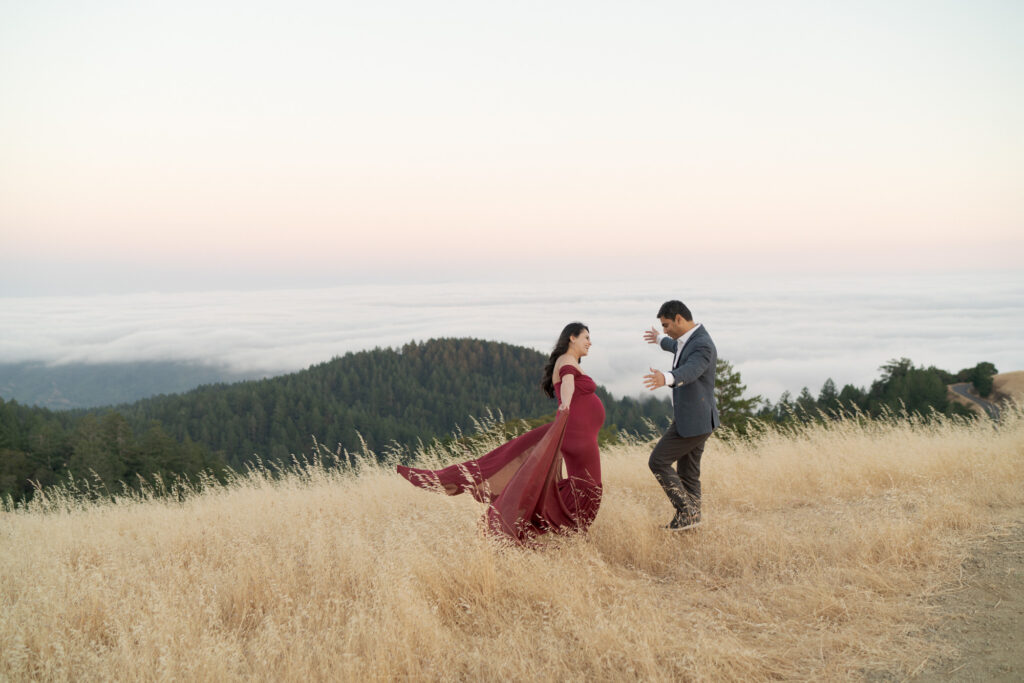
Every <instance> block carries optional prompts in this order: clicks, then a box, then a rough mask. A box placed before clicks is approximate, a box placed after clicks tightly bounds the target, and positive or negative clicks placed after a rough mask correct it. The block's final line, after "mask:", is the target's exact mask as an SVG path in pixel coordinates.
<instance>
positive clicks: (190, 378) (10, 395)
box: [0, 361, 266, 410]
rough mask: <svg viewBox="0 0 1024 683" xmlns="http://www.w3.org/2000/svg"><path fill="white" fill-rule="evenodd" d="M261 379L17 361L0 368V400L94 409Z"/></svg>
mask: <svg viewBox="0 0 1024 683" xmlns="http://www.w3.org/2000/svg"><path fill="white" fill-rule="evenodd" d="M265 376H266V373H241V372H236V371H232V370H230V369H228V368H225V367H219V366H216V365H207V364H204V363H189V362H180V361H134V362H123V363H62V364H60V365H50V364H47V363H43V362H40V361H23V362H20V363H0V398H5V399H7V400H15V401H17V402H18V403H21V404H23V405H35V406H40V407H43V408H52V409H54V410H68V409H73V408H98V407H102V406H111V405H117V404H119V403H131V402H132V401H138V400H139V399H142V398H146V397H147V396H155V395H157V394H173V393H179V392H182V391H188V390H189V389H193V388H195V387H197V386H199V385H201V384H213V383H215V382H239V381H242V380H246V379H255V378H257V377H265Z"/></svg>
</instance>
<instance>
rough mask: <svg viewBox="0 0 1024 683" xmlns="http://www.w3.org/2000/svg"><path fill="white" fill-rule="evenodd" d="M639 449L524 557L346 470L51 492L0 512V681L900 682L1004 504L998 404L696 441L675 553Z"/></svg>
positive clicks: (416, 498)
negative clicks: (600, 499) (694, 506)
mask: <svg viewBox="0 0 1024 683" xmlns="http://www.w3.org/2000/svg"><path fill="white" fill-rule="evenodd" d="M650 445H651V444H648V443H641V444H632V445H627V446H620V447H616V448H613V449H609V450H608V452H606V453H604V455H603V458H604V460H603V462H604V474H605V486H606V489H605V499H604V503H603V506H602V508H601V512H600V514H599V515H598V518H597V521H596V523H595V525H594V527H593V528H592V529H591V533H590V534H589V535H588V536H585V537H571V538H561V539H552V541H551V542H550V543H549V544H547V546H546V547H544V548H543V549H540V550H526V549H519V548H511V547H505V546H501V545H500V544H497V543H495V542H493V541H492V540H489V539H487V538H485V537H482V536H481V535H480V533H479V532H478V526H477V520H478V518H479V516H480V512H481V509H480V507H479V506H478V505H477V504H476V503H475V502H474V501H473V500H472V499H470V498H468V497H465V496H460V497H453V498H448V497H443V496H439V495H435V494H432V493H429V492H426V491H422V490H419V489H415V488H413V487H411V486H410V485H409V484H408V483H407V482H405V481H404V480H403V479H401V478H399V477H398V476H397V475H394V474H392V473H391V471H390V470H389V469H388V468H379V467H375V466H371V465H367V464H365V463H364V464H363V465H362V466H361V467H359V470H360V471H359V473H358V474H357V475H354V474H352V473H347V472H343V471H341V470H324V469H323V468H319V467H310V468H299V469H295V470H292V471H289V472H286V473H285V474H284V476H282V477H279V478H276V479H275V478H273V477H270V476H268V475H267V473H266V472H256V473H252V474H250V475H246V476H243V477H240V478H239V479H238V480H237V481H234V482H233V483H231V484H230V485H228V486H225V487H210V488H208V489H206V490H203V491H200V492H197V493H195V494H194V495H190V496H188V497H187V498H186V499H185V500H183V501H181V502H174V501H171V500H168V499H163V500H157V499H153V500H131V499H127V498H122V499H120V500H118V501H116V502H113V503H111V502H107V503H75V502H74V501H73V500H72V499H71V498H69V497H67V496H64V497H62V496H61V495H59V494H58V493H56V492H51V495H50V497H49V499H48V502H45V503H44V502H41V501H40V502H36V503H35V504H33V505H32V506H30V507H29V508H28V509H19V510H8V511H6V512H0V679H10V680H26V679H34V680H109V679H121V680H123V679H129V680H171V679H176V680H183V679H184V680H196V679H199V680H231V679H258V680H274V681H278V680H367V679H369V680H379V679H405V678H412V679H473V680H475V679H483V680H608V679H633V678H636V677H639V678H643V679H647V680H723V679H732V680H745V681H746V680H755V681H756V680H768V679H796V680H801V679H802V680H812V679H813V680H819V679H847V678H850V677H853V678H857V677H863V676H871V675H872V674H879V673H881V672H886V673H889V674H891V673H896V674H904V675H905V674H910V673H912V672H913V671H914V670H916V669H918V668H919V667H920V666H922V665H923V663H924V662H926V661H927V658H928V657H930V656H936V655H939V654H942V652H941V651H940V648H941V647H942V646H940V645H936V644H934V643H933V642H932V641H930V640H929V639H928V628H927V627H928V625H929V624H930V623H931V621H932V620H934V619H935V617H934V616H933V615H934V612H933V611H932V610H930V608H929V607H930V606H929V602H930V600H932V599H934V598H935V596H936V595H937V594H939V593H940V592H942V591H946V590H949V589H950V588H951V587H953V586H955V583H956V580H957V577H958V572H957V570H958V569H959V566H960V565H959V562H960V560H961V558H962V557H963V556H964V554H965V553H966V552H967V548H968V545H969V543H970V542H971V540H972V539H974V538H976V537H978V536H980V535H981V534H984V533H986V532H988V531H990V530H991V528H992V526H993V525H997V524H999V523H1001V522H1004V521H1005V520H1006V519H1007V518H1008V517H1009V516H1011V515H1019V513H1020V511H1021V510H1022V509H1024V486H1022V483H1024V410H1022V409H1021V408H1020V407H1016V408H1013V409H1010V410H1007V411H1006V414H1005V418H1004V420H1003V422H1002V424H1001V425H999V426H995V425H993V424H992V423H991V422H989V421H987V420H978V421H976V422H973V423H969V424H968V423H957V422H949V421H946V422H938V423H934V424H923V423H920V422H917V421H908V420H902V421H901V420H893V421H889V422H881V423H870V424H866V425H861V424H858V423H857V422H855V421H847V422H842V423H835V424H831V425H828V426H812V427H808V428H806V429H803V430H800V431H796V432H792V433H788V434H778V433H767V434H764V435H762V436H760V437H757V438H755V439H752V440H749V441H738V440H736V441H731V442H724V441H721V440H717V439H715V440H712V442H710V443H709V446H708V448H707V450H706V452H705V455H704V476H703V482H704V488H705V508H704V509H705V516H706V519H707V524H706V526H705V527H704V528H703V529H701V530H700V531H698V532H694V533H686V534H672V533H671V532H666V531H664V530H663V529H661V528H660V526H661V524H663V523H665V522H667V520H668V517H669V506H668V503H667V502H666V499H665V496H664V494H663V493H662V492H661V489H660V488H659V487H658V486H657V484H656V483H655V481H654V479H653V477H652V476H651V474H650V472H649V471H648V470H647V466H646V461H647V455H648V453H649V451H650ZM431 457H433V459H434V461H435V462H436V458H437V454H436V452H435V453H434V454H433V456H431ZM431 457H428V458H427V459H428V460H431Z"/></svg>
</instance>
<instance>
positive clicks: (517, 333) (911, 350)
mask: <svg viewBox="0 0 1024 683" xmlns="http://www.w3.org/2000/svg"><path fill="white" fill-rule="evenodd" d="M694 280H695V281H694V282H687V278H686V277H678V278H673V279H671V280H669V279H655V278H651V279H646V280H644V279H634V280H605V281H600V282H590V281H586V280H582V279H581V280H569V281H565V282H552V281H544V282H538V281H537V280H529V281H524V282H515V281H509V280H507V279H506V280H504V281H491V282H488V281H477V282H450V283H429V284H417V283H401V284H386V285H382V284H370V285H359V284H352V285H345V286H337V287H329V288H319V289H282V290H273V291H213V292H201V293H196V292H189V293H144V294H124V295H97V296H61V297H56V296H53V297H4V298H0V329H2V330H3V333H2V335H0V361H5V362H13V361H23V360H41V361H46V362H49V363H72V362H79V363H81V362H94V363H99V362H122V361H139V360H182V361H201V362H206V363H210V364H215V365H222V366H225V367H227V368H230V369H232V370H236V371H244V372H258V373H264V374H277V373H281V372H287V371H293V370H297V369H301V368H304V367H307V366H309V365H311V364H314V363H319V362H323V361H326V360H329V359H331V358H332V357H334V356H339V355H342V354H344V353H345V352H347V351H358V350H362V349H370V348H374V347H399V346H401V345H403V344H405V343H407V342H409V341H411V340H426V339H430V338H434V337H476V338H480V339H489V340H496V341H505V342H511V343H514V344H521V345H524V346H528V347H532V348H535V349H537V350H539V351H543V352H545V353H547V352H548V351H550V350H551V347H552V345H553V343H554V341H555V339H556V337H557V335H558V333H559V331H560V330H561V328H562V327H563V326H564V325H565V324H566V323H567V322H569V321H573V320H582V321H583V322H585V323H587V324H588V325H589V326H590V329H591V333H592V337H593V343H594V346H593V348H592V350H591V354H590V357H588V358H587V359H585V361H584V366H585V368H586V369H587V370H588V372H589V373H590V374H591V375H592V376H593V377H594V378H595V379H596V380H597V381H598V382H599V383H601V384H604V385H605V386H607V387H608V388H609V390H611V391H612V393H614V394H616V395H618V396H624V395H631V396H639V395H641V394H643V393H645V390H644V389H643V387H642V380H641V377H642V375H643V374H644V373H645V372H646V371H647V368H648V367H650V366H655V367H661V368H665V367H667V366H668V363H669V362H670V360H671V359H670V356H669V355H668V354H666V353H665V352H663V351H661V350H659V349H658V348H657V347H655V346H651V345H648V344H646V343H644V342H643V340H642V338H641V335H642V333H643V331H644V330H645V329H649V328H650V327H651V325H652V324H654V323H656V322H657V321H656V320H655V317H654V316H655V313H656V312H657V310H658V306H659V305H660V304H661V303H662V301H664V300H665V299H668V298H680V299H682V300H683V301H685V302H686V303H687V304H688V305H689V306H690V307H691V309H692V310H693V312H694V316H695V319H696V320H698V321H700V322H702V323H704V325H705V326H706V327H707V329H708V331H709V332H710V333H711V335H712V337H713V338H714V340H715V342H716V345H717V347H718V352H719V356H720V357H722V358H725V359H727V360H729V361H731V362H732V363H733V364H734V365H735V366H736V368H737V369H738V370H739V371H740V372H741V373H742V376H743V380H744V381H745V383H746V384H747V386H748V388H749V390H750V393H754V394H761V395H763V396H765V397H767V398H770V399H772V400H773V401H774V400H777V399H778V397H779V395H780V394H781V393H782V392H783V391H786V390H788V391H791V392H794V393H796V392H798V391H799V390H800V389H801V388H802V387H804V386H807V387H809V388H810V389H811V391H812V392H813V393H815V394H816V393H817V391H818V389H819V388H820V387H821V385H822V383H823V382H824V381H825V379H826V378H829V377H831V378H833V379H834V380H835V382H836V383H837V384H838V385H839V386H840V387H841V386H842V385H844V384H847V383H852V384H856V385H858V386H866V385H869V384H870V382H871V381H872V380H873V379H875V378H877V376H878V367H879V366H880V365H881V364H882V363H884V362H886V361H888V360H889V359H892V358H899V357H908V358H910V359H912V360H913V361H914V362H915V363H917V364H924V365H937V366H939V367H941V368H945V369H948V370H951V371H956V370H959V369H960V368H962V367H967V366H973V365H974V364H976V363H977V362H979V361H982V360H988V361H991V362H993V363H995V364H996V366H997V367H998V368H999V370H1000V371H1010V370H1024V343H1022V340H1024V274H1022V273H1021V272H999V273H958V274H930V275H906V276H885V277H880V276H872V277H867V276H865V277H825V276H817V277H803V278H798V277H787V276H784V275H778V276H770V275H765V276H759V277H757V278H756V279H751V278H749V277H748V278H746V279H743V280H742V281H740V280H737V279H729V278H726V277H719V278H717V279H715V280H714V281H712V280H709V279H707V278H699V279H698V278H694ZM538 372H539V368H538Z"/></svg>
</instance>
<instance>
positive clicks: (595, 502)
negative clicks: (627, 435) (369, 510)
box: [398, 365, 604, 543]
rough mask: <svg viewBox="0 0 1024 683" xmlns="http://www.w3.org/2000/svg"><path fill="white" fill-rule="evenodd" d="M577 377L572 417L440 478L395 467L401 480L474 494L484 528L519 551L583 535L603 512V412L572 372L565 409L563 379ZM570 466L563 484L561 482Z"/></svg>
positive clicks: (561, 415)
mask: <svg viewBox="0 0 1024 683" xmlns="http://www.w3.org/2000/svg"><path fill="white" fill-rule="evenodd" d="M569 373H572V374H573V375H574V376H575V380H574V381H575V384H576V388H575V390H574V391H573V395H572V402H571V403H570V405H569V410H568V411H565V410H560V411H559V412H558V414H557V415H556V417H555V421H554V422H551V423H549V424H546V425H542V426H540V427H537V428H536V429H533V430H531V431H529V432H527V433H526V434H523V435H522V436H519V437H517V438H515V439H513V440H511V441H509V442H507V443H505V444H503V445H501V446H499V447H498V448H496V449H494V450H493V451H491V452H490V453H488V454H487V455H484V456H483V457H481V458H478V459H476V460H469V461H467V462H462V463H458V464H456V465H450V466H448V467H445V468H444V469H440V470H424V469H418V468H415V467H404V466H402V465H399V466H398V473H399V474H401V475H402V476H403V477H405V478H406V479H408V480H409V481H410V482H412V483H413V484H415V485H416V486H419V487H421V488H429V489H435V490H446V491H447V492H448V493H449V494H450V495H456V494H459V493H462V492H463V491H469V492H470V494H471V495H472V496H473V497H474V498H476V499H477V500H479V501H481V502H483V503H487V504H488V509H487V515H486V521H487V528H488V530H490V531H491V532H493V533H495V534H498V535H502V536H507V537H509V538H511V539H512V540H514V541H516V542H517V543H522V542H523V541H526V540H527V539H529V538H530V537H532V536H536V535H538V534H542V533H545V532H548V531H555V532H566V531H585V530H586V529H587V528H588V527H589V526H590V524H591V522H593V521H594V517H595V516H596V515H597V508H598V506H599V505H600V504H601V458H600V453H599V452H598V449H597V432H598V431H599V430H600V429H601V425H602V424H603V423H604V405H603V404H602V403H601V399H599V398H598V397H597V396H596V395H595V394H594V389H596V388H597V385H596V384H595V383H594V380H593V379H591V378H590V377H589V376H588V375H584V374H583V373H582V372H580V371H579V370H578V369H576V368H575V367H574V366H572V365H565V366H563V367H562V369H561V370H560V371H559V373H558V377H559V382H558V384H556V385H555V395H556V396H558V399H559V403H561V388H562V384H561V379H562V378H563V377H565V375H567V374H569ZM563 461H564V462H565V470H566V474H567V476H566V477H563V476H562V463H563Z"/></svg>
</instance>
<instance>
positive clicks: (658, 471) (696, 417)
mask: <svg viewBox="0 0 1024 683" xmlns="http://www.w3.org/2000/svg"><path fill="white" fill-rule="evenodd" d="M658 318H659V319H660V320H661V329H662V332H661V333H659V332H658V330H657V328H655V327H652V328H651V329H650V330H648V331H647V332H644V339H645V340H647V342H648V343H650V344H658V345H660V346H661V348H663V349H665V350H666V351H670V352H672V353H673V360H672V369H671V370H670V371H669V372H661V371H660V370H656V369H654V368H651V373H650V374H649V375H644V385H646V386H647V388H648V389H650V390H651V391H654V390H655V389H657V388H659V387H664V386H668V387H672V406H673V417H674V418H675V419H674V420H673V421H672V424H671V425H669V428H668V431H666V432H665V435H664V436H662V437H661V440H660V441H658V444H657V445H656V446H655V447H654V450H653V451H651V458H650V460H649V461H648V465H649V466H650V468H651V472H653V473H654V477H655V478H656V479H657V480H658V483H659V484H661V487H662V488H663V489H665V493H666V494H667V495H668V499H669V500H670V501H671V502H672V506H673V507H675V509H676V514H675V517H673V518H672V521H671V522H670V523H669V524H668V526H667V527H666V528H667V529H674V530H679V531H682V530H684V529H692V528H694V527H696V526H697V525H699V524H700V456H701V455H702V454H703V453H704V442H705V441H707V440H708V437H709V436H711V432H712V431H713V430H714V429H715V427H717V426H718V425H719V420H718V407H717V406H716V405H715V364H716V362H717V361H718V351H717V350H716V349H715V343H714V342H713V341H711V335H709V334H708V331H707V330H706V329H704V326H703V325H701V324H700V323H694V322H693V315H691V314H690V309H689V308H687V307H686V306H685V305H684V304H683V302H681V301H675V300H673V301H666V302H665V303H664V304H662V305H661V309H659V310H658ZM673 463H675V465H676V469H675V470H673V469H672V464H673Z"/></svg>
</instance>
